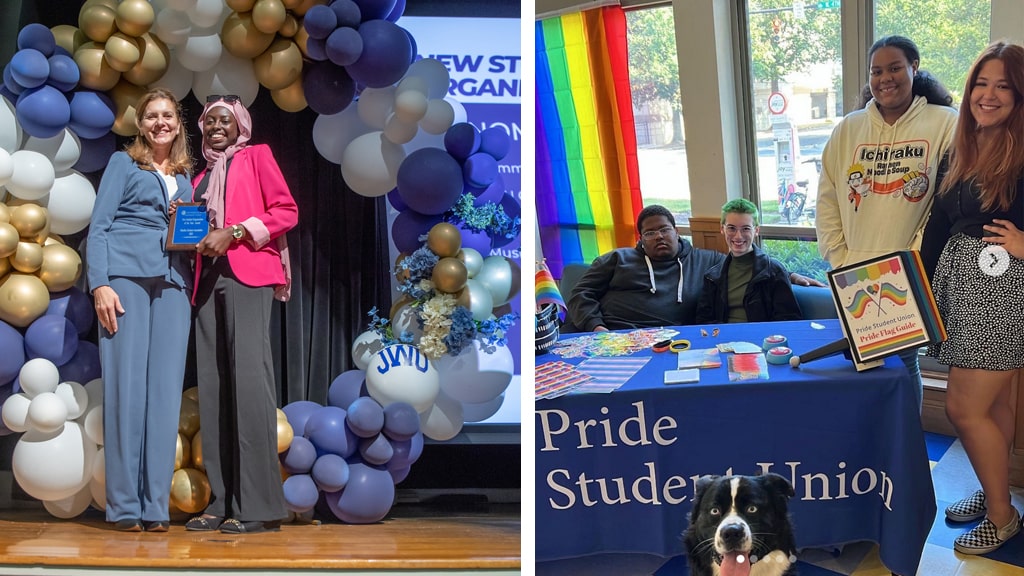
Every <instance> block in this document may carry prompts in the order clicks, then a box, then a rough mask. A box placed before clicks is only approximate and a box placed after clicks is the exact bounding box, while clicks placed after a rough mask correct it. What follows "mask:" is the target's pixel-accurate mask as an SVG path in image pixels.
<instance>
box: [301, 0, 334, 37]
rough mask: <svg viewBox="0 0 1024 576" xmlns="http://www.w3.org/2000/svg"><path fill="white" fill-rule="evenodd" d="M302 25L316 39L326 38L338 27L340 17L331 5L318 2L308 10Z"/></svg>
mask: <svg viewBox="0 0 1024 576" xmlns="http://www.w3.org/2000/svg"><path fill="white" fill-rule="evenodd" d="M302 27H303V28H305V29H306V33H308V34H309V37H310V38H312V39H314V40H326V39H327V37H328V36H330V35H331V32H334V29H335V28H337V27H338V17H337V15H335V13H334V10H331V8H330V7H329V6H324V5H323V4H318V5H316V6H313V7H312V8H310V9H309V10H307V11H306V16H305V18H303V19H302Z"/></svg>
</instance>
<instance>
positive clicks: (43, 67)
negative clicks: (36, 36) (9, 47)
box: [11, 48, 50, 88]
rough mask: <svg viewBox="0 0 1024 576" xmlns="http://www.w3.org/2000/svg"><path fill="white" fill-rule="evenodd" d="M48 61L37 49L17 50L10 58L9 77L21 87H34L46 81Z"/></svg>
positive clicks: (48, 70)
mask: <svg viewBox="0 0 1024 576" xmlns="http://www.w3.org/2000/svg"><path fill="white" fill-rule="evenodd" d="M49 75H50V63H49V61H47V60H46V56H43V53H42V52H40V51H38V50H33V49H31V48H26V49H23V50H18V51H17V52H15V53H14V56H13V57H12V58H11V77H12V78H14V81H15V82H17V83H18V85H19V86H21V87H22V88H36V87H38V86H42V85H43V84H45V83H46V78H47V77H48V76H49Z"/></svg>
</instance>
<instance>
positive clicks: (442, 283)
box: [430, 258, 468, 294]
mask: <svg viewBox="0 0 1024 576" xmlns="http://www.w3.org/2000/svg"><path fill="white" fill-rule="evenodd" d="M467 279H468V276H467V274H466V265H465V264H463V263H462V261H461V260H459V259H458V258H441V259H440V260H438V261H437V264H434V270H433V272H432V273H431V275H430V280H431V281H432V282H433V283H434V286H435V287H436V288H437V289H438V290H440V291H441V292H444V293H446V294H455V293H456V292H458V291H459V290H462V289H463V288H464V287H465V286H466V280H467Z"/></svg>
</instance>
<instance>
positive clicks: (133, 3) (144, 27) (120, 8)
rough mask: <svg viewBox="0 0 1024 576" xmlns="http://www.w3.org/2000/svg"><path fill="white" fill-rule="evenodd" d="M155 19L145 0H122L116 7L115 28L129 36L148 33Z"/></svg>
mask: <svg viewBox="0 0 1024 576" xmlns="http://www.w3.org/2000/svg"><path fill="white" fill-rule="evenodd" d="M155 17H156V14H155V12H154V11H153V6H152V5H151V4H150V3H149V2H147V1H146V0H123V1H122V2H121V3H120V4H118V5H117V20H116V22H117V28H118V29H119V30H121V32H124V33H125V34H127V35H129V36H142V35H143V34H145V33H146V32H149V28H150V27H151V26H152V25H153V20H154V18H155Z"/></svg>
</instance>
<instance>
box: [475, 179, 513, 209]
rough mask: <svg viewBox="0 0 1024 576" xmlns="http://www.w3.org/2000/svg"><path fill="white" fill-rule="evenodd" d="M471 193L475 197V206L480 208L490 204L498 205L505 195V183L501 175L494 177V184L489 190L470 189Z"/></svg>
mask: <svg viewBox="0 0 1024 576" xmlns="http://www.w3.org/2000/svg"><path fill="white" fill-rule="evenodd" d="M469 192H470V193H471V194H473V196H475V198H474V199H473V206H476V207H478V208H479V207H480V206H483V205H485V204H487V203H488V202H493V203H494V204H498V203H499V202H501V198H502V197H503V196H504V195H505V181H504V180H503V179H502V178H501V174H496V175H495V176H494V182H491V185H490V186H488V187H487V188H483V189H481V188H470V189H469Z"/></svg>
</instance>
